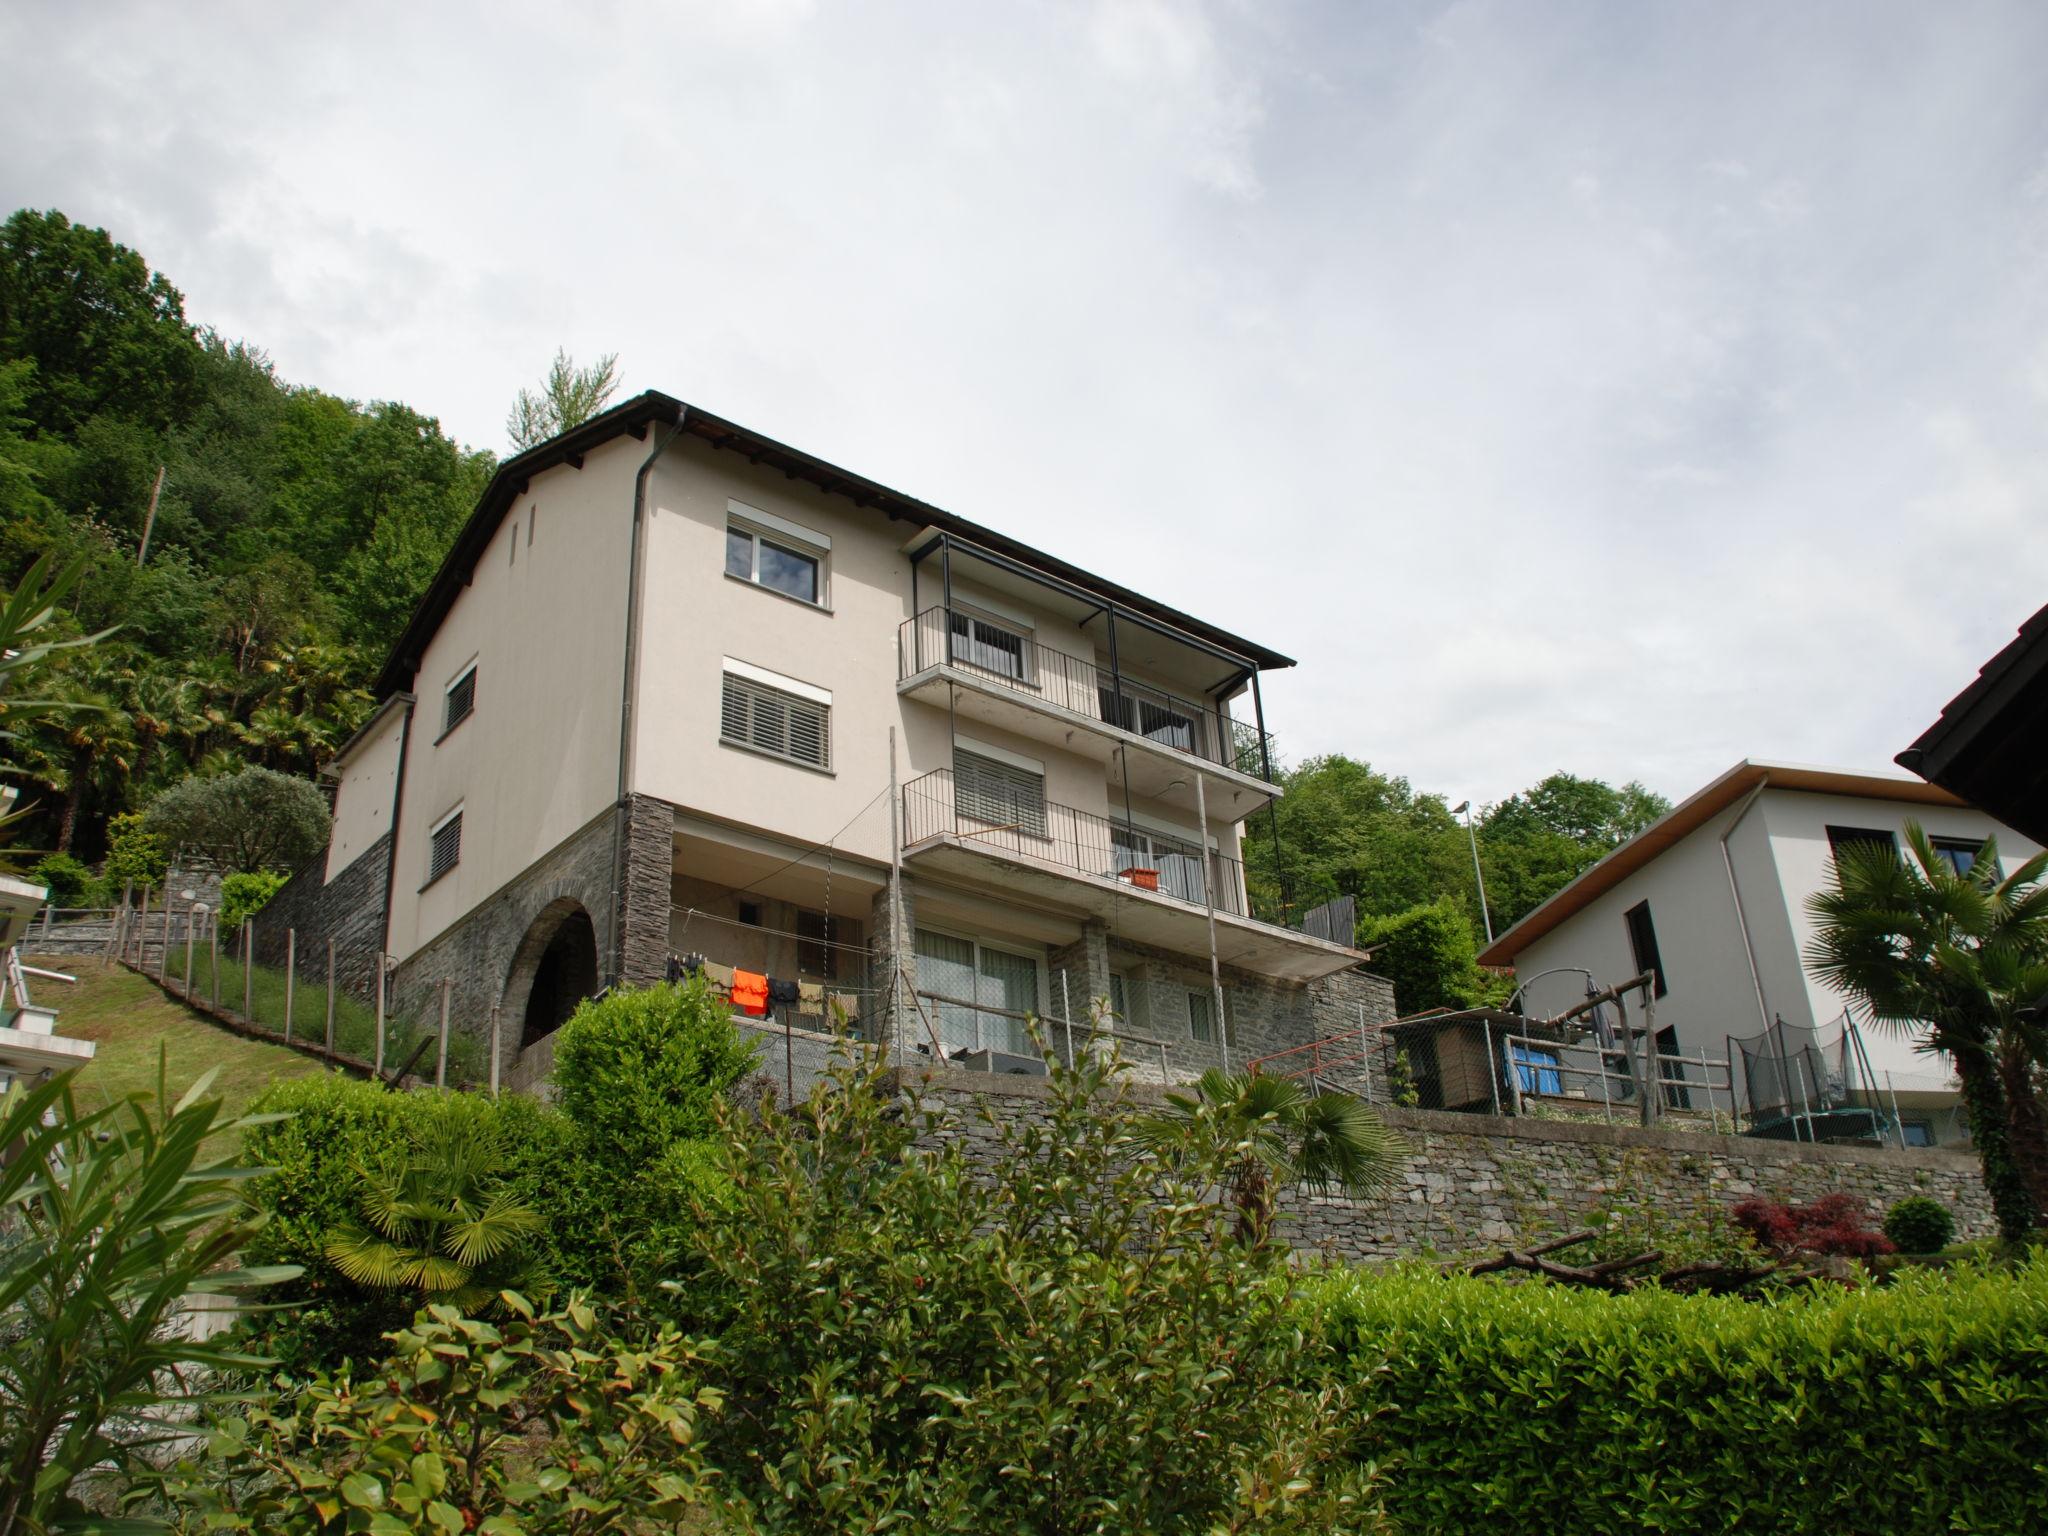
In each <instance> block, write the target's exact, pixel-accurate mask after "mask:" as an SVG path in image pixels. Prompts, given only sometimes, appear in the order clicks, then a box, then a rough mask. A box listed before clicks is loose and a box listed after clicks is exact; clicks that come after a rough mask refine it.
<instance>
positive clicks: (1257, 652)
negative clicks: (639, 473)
mask: <svg viewBox="0 0 2048 1536" xmlns="http://www.w3.org/2000/svg"><path fill="white" fill-rule="evenodd" d="M681 411H687V412H688V415H687V417H686V418H685V422H684V426H683V431H684V432H686V433H688V434H689V435H691V436H693V437H696V438H699V439H701V440H702V441H704V442H708V443H710V444H711V445H712V446H713V447H715V448H725V449H730V450H733V451H735V452H738V453H742V454H744V455H746V457H747V459H748V460H749V462H751V463H755V464H766V465H769V466H771V467H772V468H775V469H780V470H781V471H783V473H785V474H787V475H789V476H791V477H792V478H794V479H799V480H805V481H808V482H810V483H811V484H812V485H815V486H817V487H818V488H819V489H821V490H823V491H827V492H830V493H833V494H836V495H841V496H845V497H847V498H848V499H849V500H851V501H852V502H853V503H854V504H855V505H856V506H863V507H873V508H875V509H876V510H877V511H879V512H883V513H885V514H887V515H888V517H889V518H890V519H892V520H899V519H900V520H902V521H905V522H909V523H914V524H917V525H919V526H930V527H934V528H940V529H943V530H945V531H946V532H948V533H952V534H956V535H958V536H959V537H961V538H963V539H971V540H973V541H974V542H975V543H977V544H981V545H984V546H986V547H987V548H989V549H992V550H995V551H997V552H998V553H1000V554H1004V555H1007V556H1009V557H1010V558H1011V559H1013V560H1017V561H1019V562H1021V563H1023V564H1026V565H1029V566H1031V567H1032V568H1033V569H1035V570H1039V571H1042V572H1044V573H1045V574H1047V575H1048V576H1052V577H1055V578H1057V579H1058V580H1061V581H1064V582H1067V583H1068V584H1070V585H1072V586H1077V587H1083V588H1086V589H1087V590H1088V591H1090V592H1094V593H1099V594H1100V595H1101V596H1102V597H1104V598H1105V599H1107V600H1109V601H1111V602H1114V603H1116V604H1118V605H1120V606H1121V607H1124V608H1127V609H1129V610H1131V611H1132V612H1135V613H1140V614H1143V615H1145V616H1146V617H1147V618H1150V619H1152V620H1154V621H1156V622H1158V623H1160V624H1164V625H1167V626H1169V627H1171V628H1173V629H1178V630H1180V631H1182V632H1184V633H1186V634H1188V635H1190V636H1193V637H1194V638H1196V639H1198V640H1201V641H1203V642H1205V643H1206V644H1208V645H1210V646H1213V647H1216V648H1217V649H1220V650H1224V651H1228V652H1230V653H1231V654H1232V655H1234V656H1238V657H1241V658H1243V660H1244V662H1245V663H1246V665H1247V666H1257V667H1259V668H1262V669H1272V668H1277V667H1291V666H1293V665H1294V661H1293V659H1292V658H1291V657H1287V656H1283V655H1281V654H1280V653H1279V652H1278V651H1274V650H1269V649H1267V648H1266V647H1265V646H1262V645H1257V644H1254V643H1253V642H1252V641H1250V640H1246V639H1243V638H1242V637H1240V636H1237V635H1233V634H1231V633H1230V632H1229V631H1227V630H1222V629H1218V628H1216V627H1215V626H1214V625H1211V624H1205V623H1203V622H1202V621H1201V620H1200V619H1197V618H1194V617H1192V616H1190V615H1188V614H1185V613H1182V612H1180V611H1179V610H1178V609H1174V608H1169V607H1168V606H1166V604H1164V603H1160V602H1155V601H1154V600H1153V599H1151V598H1149V597H1146V596H1144V595H1142V594H1140V593H1137V592H1133V591H1131V590H1130V589H1129V588H1127V587H1121V586H1118V585H1117V584H1116V583H1115V582H1110V581H1105V580H1103V579H1102V578H1101V577H1100V576H1096V575H1094V574H1092V573H1091V572H1088V571H1085V570H1082V569H1081V568H1080V567H1079V566H1075V565H1069V564H1068V563H1067V562H1066V561H1064V560H1060V559H1057V558H1055V557H1054V556H1052V555H1049V554H1046V553H1045V552H1044V551H1043V550H1038V549H1034V548H1032V547H1031V546H1030V545H1028V544H1023V543H1020V542H1018V541H1017V540H1015V539H1012V538H1010V537H1008V536H1007V535H1005V534H1001V533H998V532H996V531H995V530H994V529H993V528H985V527H983V526H982V525H981V524H979V523H974V522H970V521H969V520H968V519H966V518H964V517H958V516H955V515H954V514H953V513H951V512H946V511H943V510H941V509H940V508H938V507H935V506H932V505H931V504H930V503H928V502H923V501H919V500H918V499H917V498H916V497H914V496H906V495H904V494H903V493H902V492H900V491H892V490H890V489H889V488H888V487H887V486H885V485H879V484H877V483H876V482H875V481H873V480H869V479H867V478H866V477H865V476H862V475H856V474H854V473H853V472H851V471H850V470H844V469H841V468H839V467H838V466H837V465H835V464H828V463H826V462H825V461H824V460H823V459H820V458H817V457H816V456H814V455H812V454H808V453H804V452H801V451H800V450H798V449H795V448H791V447H788V446H787V445H785V444H783V443H778V442H776V441H775V440H774V439H773V438H769V437H763V436H762V435H761V434H760V433H758V432H754V431H751V430H749V429H748V428H746V427H742V426H739V425H737V424H736V423H734V422H730V421H726V420H724V419H723V418H721V417H718V416H714V415H712V414H711V413H710V412H709V411H704V410H699V409H698V408H697V407H696V406H694V405H686V404H685V402H683V401H681V400H678V399H676V398H675V397H674V396H672V395H665V394H662V393H661V392H660V391H659V390H649V391H647V392H646V393H645V394H641V395H635V396H634V397H633V398H632V399H631V400H628V401H626V402H625V403H624V404H623V405H616V406H613V407H612V408H611V409H610V410H608V411H606V412H604V414H602V415H600V416H595V417H592V418H591V419H590V420H589V421H587V422H585V423H584V424H583V425H582V426H580V427H577V428H576V429H575V430H574V431H571V432H565V433H563V434H562V435H561V436H560V437H557V438H551V439H550V440H549V441H547V442H545V443H541V444H539V445H538V446H536V447H533V448H529V449H528V450H527V451H526V452H524V453H521V454H518V455H516V456H515V457H513V458H510V459H507V460H506V461H505V462H504V463H503V464H502V465H500V466H499V469H498V472H497V474H496V475H494V476H492V478H491V483H490V484H489V485H488V486H486V487H485V488H484V494H483V499H482V500H480V501H479V502H478V503H477V507H476V511H474V512H473V513H471V514H470V517H469V521H468V522H467V523H465V524H463V527H462V532H461V533H460V534H458V535H457V536H456V539H455V545H454V547H453V548H452V549H450V550H449V552H448V557H447V559H445V560H444V561H442V562H441V569H440V571H439V572H438V573H437V574H436V575H435V577H434V580H433V582H432V584H430V585H429V586H428V588H427V592H426V596H425V597H423V598H422V599H421V600H420V605H419V607H418V608H417V609H415V610H414V612H413V616H412V618H411V620H410V621H409V622H408V623H407V624H406V626H405V632H404V633H403V634H401V635H400V636H399V637H398V643H397V644H396V645H395V646H393V647H392V650H391V655H390V658H389V659H388V660H386V662H385V663H384V668H383V670H382V671H381V672H380V673H379V674H378V676H377V683H376V690H377V693H378V695H379V696H380V697H382V696H383V695H386V694H390V693H396V692H400V691H402V690H404V689H406V688H409V687H411V686H412V679H413V673H414V671H415V670H416V669H417V668H418V666H419V661H420V656H421V655H422V654H423V653H424V652H425V650H426V647H427V642H428V641H429V640H431V639H432V638H433V636H434V632H435V630H437V629H439V628H440V625H441V621H442V619H444V618H445V617H446V616H447V614H448V610H449V609H450V608H451V607H453V606H454V604H455V599H456V597H457V596H458V595H459V594H460V593H461V591H462V589H463V588H464V587H465V586H466V585H467V584H468V582H469V577H470V573H471V572H472V571H474V570H475V569H476V563H477V561H479V560H480V559H482V558H483V553H484V551H485V549H486V548H488V547H489V545H490V542H491V539H492V538H493V536H495V535H496V533H497V531H498V525H499V523H500V522H502V521H503V520H504V517H505V514H506V512H507V511H508V510H510V508H511V506H512V503H513V502H515V501H517V500H518V499H519V497H520V495H521V494H522V493H524V491H525V490H526V487H527V484H528V482H529V481H531V480H532V479H533V477H534V476H535V475H538V474H540V473H541V472H542V471H543V470H548V469H553V468H554V467H555V466H556V465H558V464H564V463H567V462H569V461H570V460H572V459H577V458H580V457H581V455H583V454H585V453H588V452H590V450H592V449H593V448H596V447H598V446H599V445H600V444H603V443H607V442H609V441H611V440H612V439H613V438H615V437H618V436H620V435H622V434H626V433H630V434H632V435H633V436H635V437H641V438H644V437H645V436H646V435H647V432H648V429H649V428H650V427H654V428H655V430H657V431H661V430H666V429H667V427H669V426H670V425H673V423H674V422H675V420H676V417H677V413H678V412H681ZM657 423H659V424H660V425H659V426H656V424H657Z"/></svg>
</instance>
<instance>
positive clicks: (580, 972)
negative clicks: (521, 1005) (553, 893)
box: [513, 902, 597, 1050]
mask: <svg viewBox="0 0 2048 1536" xmlns="http://www.w3.org/2000/svg"><path fill="white" fill-rule="evenodd" d="M520 951H521V958H522V959H526V960H527V961H528V963H529V964H531V966H532V974H533V981H532V983H531V985H530V986H529V987H528V989H527V993H526V1010H525V1015H524V1019H523V1022H522V1027H521V1030H520V1035H519V1046H520V1049H521V1050H524V1049H526V1048H527V1047H529V1046H531V1045H533V1044H535V1043H536V1042H538V1041H541V1040H545V1039H546V1038H547V1037H548V1036H549V1035H551V1034H553V1033H554V1032H555V1031H556V1030H558V1029H560V1028H561V1027H562V1025H563V1023H564V1021H566V1020H567V1019H568V1017H569V1015H570V1014H572V1013H574V1012H575V1011H576V1005H577V1004H578V1003H580V1002H582V1001H583V999H584V998H586V997H589V996H590V995H591V994H592V993H594V992H595V991H597V930H596V929H595V928H594V927H593V926H592V925H591V921H590V914H589V913H588V912H586V911H584V910H583V908H582V907H580V906H577V905H576V904H575V903H573V902H556V903H552V904H550V906H549V907H548V908H547V909H546V910H545V911H543V912H542V913H541V915H540V916H539V917H537V918H535V919H534V923H533V926H532V927H531V928H529V929H528V930H527V933H526V942H525V943H523V944H521V945H520ZM536 951H537V953H536ZM522 969H524V966H522V965H520V964H518V963H516V962H515V964H514V967H513V973H514V976H515V978H516V977H517V975H518V972H519V971H520V970H522Z"/></svg>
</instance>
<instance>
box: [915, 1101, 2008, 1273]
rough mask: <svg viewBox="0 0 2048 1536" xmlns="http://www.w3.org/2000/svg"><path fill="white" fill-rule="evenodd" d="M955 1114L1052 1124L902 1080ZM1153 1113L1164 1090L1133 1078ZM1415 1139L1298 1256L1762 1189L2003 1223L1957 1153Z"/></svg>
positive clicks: (1300, 1223)
mask: <svg viewBox="0 0 2048 1536" xmlns="http://www.w3.org/2000/svg"><path fill="white" fill-rule="evenodd" d="M904 1077H905V1080H906V1082H907V1083H911V1084H914V1085H915V1086H916V1087H917V1089H918V1091H920V1092H921V1093H922V1094H923V1095H924V1096H925V1097H926V1099H927V1101H928V1102H931V1103H933V1104H934V1105H936V1106H938V1107H939V1108H941V1109H942V1110H943V1111H944V1117H945V1122H946V1125H945V1129H944V1130H943V1131H942V1132H941V1139H946V1140H954V1139H957V1140H963V1141H965V1142H967V1143H968V1144H969V1152H970V1155H980V1156H988V1157H992V1156H993V1155H994V1151H995V1146H994V1133H993V1131H992V1129H991V1128H990V1127H989V1126H987V1125H984V1124H982V1123H981V1122H980V1120H979V1118H978V1116H977V1115H976V1113H975V1108H976V1105H977V1103H981V1104H986V1105H987V1106H989V1108H990V1109H991V1111H992V1112H993V1113H994V1114H995V1115H996V1116H997V1117H998V1118H999V1119H1002V1120H1015V1119H1020V1118H1022V1119H1030V1118H1039V1117H1042V1116H1043V1115H1044V1113H1045V1103H1046V1098H1047V1093H1048V1088H1047V1086H1046V1084H1045V1083H1044V1082H1043V1081H1042V1080H1037V1079H1030V1078H996V1077H988V1076H984V1075H981V1074H978V1073H969V1072H960V1071H952V1070H944V1069H941V1070H938V1071H931V1070H925V1071H922V1072H917V1073H906V1074H904ZM1128 1091H1129V1094H1130V1097H1131V1100H1132V1103H1133V1106H1134V1107H1135V1108H1137V1109H1140V1110H1145V1109H1150V1108H1153V1107H1156V1106H1157V1105H1159V1104H1160V1103H1161V1102H1162V1095H1161V1093H1160V1090H1158V1089H1157V1088H1154V1087H1152V1086H1151V1085H1149V1084H1146V1083H1132V1084H1131V1085H1129V1089H1128ZM1379 1113H1380V1114H1381V1116H1382V1118H1384V1119H1385V1120H1386V1121H1387V1123H1388V1124H1390V1125H1392V1126H1394V1127H1395V1128H1396V1129H1397V1130H1399V1131H1400V1133H1401V1135H1402V1136H1403V1138H1404V1139H1405V1140H1406V1141H1407V1143H1408V1155H1407V1158H1406V1161H1405V1165H1404V1167H1403V1168H1402V1171H1401V1177H1400V1183H1399V1186H1398V1190H1397V1192H1396V1193H1395V1194H1393V1195H1391V1196H1389V1197H1387V1198H1385V1199H1383V1200H1378V1201H1365V1202H1360V1201H1351V1200H1345V1199H1332V1198H1325V1197H1319V1196H1305V1195H1300V1194H1290V1195H1289V1196H1288V1197H1287V1199H1286V1200H1285V1201H1283V1204H1282V1211H1283V1216H1282V1223H1283V1225H1282V1231H1283V1233H1284V1235H1286V1236H1287V1238H1288V1239H1289V1241H1290V1242H1292V1243H1293V1245H1294V1246H1295V1248H1296V1249H1297V1250H1300V1251H1302V1252H1306V1253H1318V1254H1327V1255H1329V1256H1331V1257H1334V1258H1341V1259H1349V1260H1382V1259H1392V1258H1400V1257H1411V1256H1420V1255H1433V1256H1451V1255H1458V1254H1470V1253H1477V1252H1481V1251H1497V1250H1498V1249H1499V1248H1500V1247H1501V1246H1502V1245H1503V1244H1504V1243H1506V1242H1508V1241H1510V1240H1517V1239H1523V1238H1529V1237H1534V1236H1537V1235H1539V1234H1548V1233H1559V1232H1565V1231H1570V1230H1571V1229H1573V1228H1574V1227H1577V1226H1581V1225H1584V1218H1585V1217H1586V1216H1587V1215H1588V1214H1590V1213H1591V1212H1593V1211H1594V1210H1596V1209H1601V1208H1603V1207H1614V1206H1617V1205H1622V1204H1626V1205H1631V1206H1637V1205H1640V1206H1653V1207H1655V1208H1656V1209H1657V1210H1658V1211H1659V1212H1660V1213H1666V1214H1670V1215H1673V1216H1677V1215H1679V1214H1681V1213H1683V1212H1688V1211H1698V1210H1703V1209H1705V1208H1708V1207H1713V1208H1716V1209H1719V1210H1726V1209H1727V1208H1728V1207H1729V1206H1732V1205H1734V1204H1736V1203H1738V1202H1740V1201H1742V1200H1746V1199H1748V1198H1750V1197H1751V1196H1752V1195H1762V1196H1765V1197H1768V1198H1771V1199H1776V1200H1788V1201H1800V1202H1804V1201H1808V1200H1813V1199H1817V1198H1818V1197H1819V1196H1821V1195H1825V1194H1831V1193H1834V1192H1836V1191H1842V1192H1845V1193H1847V1194H1850V1195H1853V1196H1854V1197H1856V1199H1857V1200H1859V1201H1860V1202H1861V1203H1862V1204H1863V1206H1864V1209H1865V1211H1866V1213H1867V1214H1868V1215H1869V1216H1870V1218H1871V1219H1872V1221H1873V1223H1875V1222H1876V1221H1877V1220H1880V1219H1881V1218H1882V1217H1883V1215H1884V1212H1885V1210H1886V1209H1887V1208H1889V1207H1890V1206H1891V1204H1892V1203H1893V1202H1894V1201H1897V1200H1901V1199H1903V1198H1905V1197H1906V1196H1907V1195H1930V1196H1932V1197H1933V1198H1935V1199H1937V1200H1939V1201H1941V1203H1942V1204H1944V1205H1946V1206H1947V1207H1948V1208H1949V1209H1950V1210H1951V1211H1953V1212H1954V1213H1955V1217H1956V1226H1957V1230H1958V1235H1959V1236H1961V1237H1965V1238H1974V1237H1982V1236H1986V1235H1988V1234H1989V1233H1991V1232H1992V1231H1993V1230H1994V1228H1995V1223H1994V1222H1993V1220H1992V1216H1991V1208H1990V1202H1989V1200H1988V1199H1987V1198H1986V1197H1985V1194H1984V1186H1983V1183H1982V1181H1981V1179H1980V1178H1979V1176H1978V1172H1977V1163H1976V1159H1975V1157H1974V1156H1972V1155H1971V1154H1969V1153H1965V1152H1958V1151H1954V1150H1951V1149H1948V1148H1938V1147H1915V1148H1911V1149H1907V1150H1904V1151H1901V1150H1897V1149H1889V1148H1875V1147H1835V1146H1812V1145H1798V1144H1794V1143H1786V1142H1767V1141H1757V1140H1753V1139H1750V1138H1747V1137H1737V1136H1695V1135H1688V1134H1684V1133H1680V1132H1673V1131H1660V1130H1643V1129H1641V1128H1640V1127H1635V1126H1619V1125H1617V1126H1605V1125H1580V1124H1565V1123H1559V1122H1551V1121H1535V1120H1510V1119H1505V1118H1496V1117H1493V1116H1489V1115H1458V1114H1447V1113H1444V1112H1441V1111H1433V1110H1414V1109H1382V1110H1380V1111H1379Z"/></svg>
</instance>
